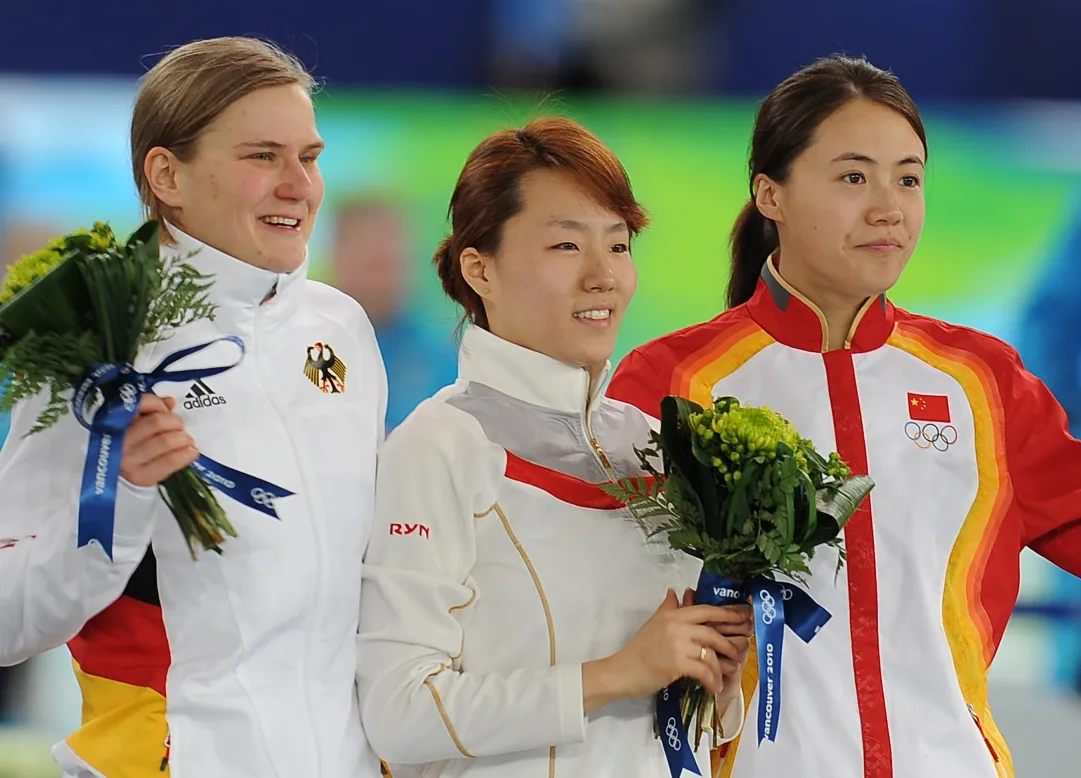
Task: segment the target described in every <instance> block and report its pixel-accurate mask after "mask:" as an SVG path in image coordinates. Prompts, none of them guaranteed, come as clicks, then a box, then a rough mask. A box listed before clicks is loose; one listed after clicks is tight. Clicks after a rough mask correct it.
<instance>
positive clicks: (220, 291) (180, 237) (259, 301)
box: [162, 224, 309, 329]
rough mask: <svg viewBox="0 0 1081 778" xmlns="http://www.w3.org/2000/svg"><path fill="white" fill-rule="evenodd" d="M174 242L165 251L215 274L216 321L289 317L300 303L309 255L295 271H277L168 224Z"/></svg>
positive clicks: (211, 297)
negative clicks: (204, 241) (257, 312)
mask: <svg viewBox="0 0 1081 778" xmlns="http://www.w3.org/2000/svg"><path fill="white" fill-rule="evenodd" d="M167 227H168V230H169V234H170V235H172V237H173V243H172V245H165V244H162V252H163V253H169V254H171V255H173V256H176V257H179V258H181V259H183V260H184V261H185V262H186V263H188V264H189V265H191V266H192V267H194V268H195V269H196V270H198V271H199V272H200V273H203V274H204V275H207V276H212V279H211V280H212V282H213V283H212V285H211V287H210V289H209V290H208V292H207V299H208V301H209V302H211V303H212V304H214V305H215V306H216V312H215V315H214V321H215V322H216V323H217V324H218V325H219V326H220V327H223V328H225V329H233V328H234V327H235V325H236V324H238V323H239V322H241V321H246V320H249V319H251V318H252V317H254V316H255V313H256V311H259V313H260V315H265V316H266V317H268V318H269V319H273V320H280V319H284V318H287V317H288V316H289V314H291V313H293V312H294V311H295V310H296V309H297V307H298V306H299V305H300V299H301V296H302V294H303V290H304V280H305V279H306V278H307V276H308V264H309V258H308V256H305V258H304V262H303V264H301V266H300V267H299V268H297V269H296V270H294V271H293V272H292V273H275V272H273V271H272V270H265V269H263V268H260V267H256V266H255V265H250V264H248V263H247V262H243V261H241V260H239V259H236V258H235V257H232V256H230V255H228V254H226V253H225V252H223V251H219V250H218V249H216V248H213V247H212V246H208V245H207V244H205V243H203V242H202V241H200V240H197V239H195V238H193V237H192V236H190V235H188V234H186V233H184V232H181V231H180V230H178V229H177V228H176V227H175V226H173V225H172V224H167Z"/></svg>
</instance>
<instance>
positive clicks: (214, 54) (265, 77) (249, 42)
mask: <svg viewBox="0 0 1081 778" xmlns="http://www.w3.org/2000/svg"><path fill="white" fill-rule="evenodd" d="M292 84H297V85H299V86H301V87H302V88H303V89H304V90H305V91H306V92H307V93H308V94H309V95H310V94H311V93H312V90H313V89H314V88H315V81H314V80H313V79H312V77H311V76H310V75H308V72H307V71H306V70H305V69H304V66H303V65H302V64H301V63H300V61H299V60H298V59H296V58H295V57H293V56H291V55H289V54H286V53H285V52H284V51H282V50H281V49H279V48H278V47H276V46H275V45H274V44H272V43H267V42H266V41H261V40H258V39H257V38H243V37H229V38H210V39H208V40H201V41H195V42H193V43H188V44H185V45H183V46H180V47H179V48H176V49H174V50H173V51H171V52H169V53H168V54H166V55H165V56H164V57H162V59H161V60H160V61H159V62H158V63H157V64H156V65H154V67H153V68H151V69H150V71H149V72H147V74H146V75H145V76H143V78H142V81H141V83H140V85H139V95H138V97H137V98H136V99H135V108H134V110H133V111H132V115H131V170H132V174H133V175H134V177H135V186H136V188H137V189H138V190H139V199H140V200H142V203H143V209H144V211H145V213H146V216H147V217H148V218H151V219H160V218H161V217H162V204H161V203H160V202H159V201H158V198H157V196H155V194H154V190H153V189H152V188H151V187H150V182H149V181H148V180H147V178H146V172H145V168H144V165H145V164H146V156H147V154H149V153H150V150H151V149H153V148H155V147H156V146H161V147H162V148H165V149H168V150H169V151H171V152H173V154H175V155H176V156H177V157H178V158H179V159H181V160H182V161H187V160H188V159H190V157H191V154H192V152H193V151H194V149H195V142H196V141H197V140H198V139H199V136H200V135H202V133H203V131H204V130H205V129H206V128H207V127H208V126H209V125H210V123H211V122H213V121H214V120H215V119H217V118H218V116H220V115H221V113H222V112H223V111H225V109H227V108H228V107H229V106H231V105H232V104H233V103H235V102H236V101H237V100H240V99H241V98H242V97H246V96H248V95H249V94H251V93H252V92H256V91H258V90H260V89H265V88H267V87H273V86H289V85H292Z"/></svg>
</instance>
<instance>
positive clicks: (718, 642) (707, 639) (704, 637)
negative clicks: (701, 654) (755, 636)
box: [688, 625, 750, 672]
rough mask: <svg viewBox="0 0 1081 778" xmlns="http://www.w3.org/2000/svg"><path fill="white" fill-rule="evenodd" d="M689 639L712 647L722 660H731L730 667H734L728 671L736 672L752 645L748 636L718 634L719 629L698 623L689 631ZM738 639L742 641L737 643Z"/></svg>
mask: <svg viewBox="0 0 1081 778" xmlns="http://www.w3.org/2000/svg"><path fill="white" fill-rule="evenodd" d="M688 639H689V640H690V642H692V643H694V644H695V645H698V646H705V647H706V648H708V649H712V650H713V652H714V653H716V654H717V656H718V657H720V658H721V659H722V660H729V661H731V662H732V665H731V666H730V667H731V668H732V669H731V670H726V672H736V671H737V670H738V666H739V664H740V663H741V662H742V661H743V660H744V659H745V658H746V657H747V651H748V650H749V647H750V640H748V639H747V638H728V637H725V636H723V635H719V634H717V631H716V630H715V629H713V628H712V627H703V626H697V625H696V626H694V627H693V628H692V629H691V630H690V632H689V633H688ZM736 641H741V642H739V643H737V642H736Z"/></svg>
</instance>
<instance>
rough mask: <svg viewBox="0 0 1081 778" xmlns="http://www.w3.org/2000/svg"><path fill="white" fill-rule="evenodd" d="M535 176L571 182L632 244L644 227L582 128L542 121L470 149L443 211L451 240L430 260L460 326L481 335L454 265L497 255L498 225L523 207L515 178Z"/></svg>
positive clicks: (597, 144) (616, 172)
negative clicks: (470, 256)
mask: <svg viewBox="0 0 1081 778" xmlns="http://www.w3.org/2000/svg"><path fill="white" fill-rule="evenodd" d="M534 170H554V171H559V172H562V173H565V174H566V175H568V176H570V177H571V178H572V179H573V180H574V182H575V183H576V184H577V185H578V186H580V187H581V188H582V189H583V190H584V191H585V192H586V193H588V194H589V195H590V196H591V197H592V198H593V199H594V200H595V201H596V202H597V203H599V204H600V205H603V206H604V207H605V208H608V209H609V210H611V211H612V212H613V213H615V214H617V215H619V216H620V217H621V218H622V219H623V220H624V221H626V222H627V229H628V230H630V233H631V236H632V237H633V236H635V235H638V234H639V233H640V232H641V231H642V230H643V229H645V227H646V225H647V224H648V223H649V220H648V218H647V216H646V213H645V211H644V210H643V208H642V206H641V205H639V204H638V202H637V201H636V200H635V199H634V193H633V192H632V190H631V181H630V177H629V176H628V175H627V171H626V170H625V169H624V168H623V165H622V164H621V163H620V161H619V160H618V159H617V158H616V155H615V154H613V153H612V152H611V151H610V150H609V149H608V148H607V147H606V146H605V145H604V144H603V143H601V141H600V140H599V139H598V138H597V137H596V136H595V135H593V133H591V132H590V131H589V130H587V129H586V128H585V127H583V126H582V125H580V124H577V123H576V122H573V121H571V120H570V119H563V118H556V117H547V118H542V119H536V120H534V121H532V122H530V123H529V124H527V125H526V126H525V127H522V128H521V129H509V130H501V131H500V132H497V133H494V134H493V135H489V136H488V137H487V138H485V139H484V140H483V141H482V142H481V143H480V145H479V146H477V147H476V148H475V149H473V153H472V154H470V155H469V159H467V160H466V163H465V167H464V168H463V169H462V174H461V175H460V176H459V177H458V183H457V185H456V186H455V187H454V193H453V194H452V195H451V198H450V208H449V210H448V218H449V220H450V225H451V232H450V234H449V235H448V236H447V237H446V238H444V239H443V241H442V242H441V243H440V244H439V248H438V249H436V252H435V255H434V256H433V257H432V263H433V264H434V265H435V266H436V270H437V271H438V273H439V280H440V281H442V283H443V291H444V292H446V294H447V296H448V297H450V298H451V299H452V300H454V301H455V302H456V303H458V304H459V305H461V306H462V308H463V309H464V311H465V313H464V315H463V318H462V323H463V324H464V323H465V322H470V323H472V324H475V325H477V326H478V327H483V328H485V329H487V328H488V317H487V315H486V314H485V311H484V303H483V302H482V300H481V298H480V295H478V294H477V293H476V292H475V291H473V288H472V287H470V286H469V284H468V283H467V282H466V280H465V278H464V277H463V276H462V268H461V262H460V260H459V258H460V257H461V254H462V252H463V251H464V250H465V249H467V248H474V249H476V250H477V251H479V252H480V253H482V254H494V253H496V251H498V249H499V243H500V239H501V237H502V233H503V225H504V224H506V223H507V220H508V219H510V218H511V217H513V216H514V215H515V214H517V213H518V212H519V211H521V210H522V208H523V207H524V204H523V202H522V195H521V182H522V178H523V177H524V176H525V175H526V174H527V173H530V172H532V171H534Z"/></svg>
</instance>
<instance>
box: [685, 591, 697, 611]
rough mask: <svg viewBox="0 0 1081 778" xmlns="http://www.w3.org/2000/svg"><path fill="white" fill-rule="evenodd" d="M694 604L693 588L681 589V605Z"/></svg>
mask: <svg viewBox="0 0 1081 778" xmlns="http://www.w3.org/2000/svg"><path fill="white" fill-rule="evenodd" d="M690 605H694V589H684V590H683V607H685V608H686V607H688V606H690Z"/></svg>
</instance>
